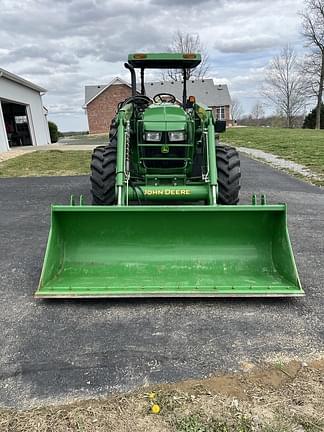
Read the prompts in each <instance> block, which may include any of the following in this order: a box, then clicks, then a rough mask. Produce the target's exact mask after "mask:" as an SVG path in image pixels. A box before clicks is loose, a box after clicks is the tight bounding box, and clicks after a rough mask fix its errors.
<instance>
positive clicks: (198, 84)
mask: <svg viewBox="0 0 324 432" xmlns="http://www.w3.org/2000/svg"><path fill="white" fill-rule="evenodd" d="M182 89H183V84H182V82H180V81H160V82H149V83H145V91H146V94H147V96H149V97H153V96H154V95H156V94H157V93H163V92H165V93H171V94H173V95H174V96H175V97H176V98H177V99H179V100H182ZM187 95H188V96H189V95H192V96H195V97H196V99H197V101H198V102H201V103H203V104H204V105H207V106H209V107H212V106H225V105H231V97H230V94H229V91H228V87H227V85H226V84H216V85H215V84H214V80H213V79H211V78H208V79H203V80H188V81H187Z"/></svg>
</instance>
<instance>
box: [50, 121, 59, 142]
mask: <svg viewBox="0 0 324 432" xmlns="http://www.w3.org/2000/svg"><path fill="white" fill-rule="evenodd" d="M48 129H49V133H50V137H51V142H52V143H56V142H57V141H58V139H59V131H58V128H57V126H56V124H55V123H54V122H51V121H49V122H48Z"/></svg>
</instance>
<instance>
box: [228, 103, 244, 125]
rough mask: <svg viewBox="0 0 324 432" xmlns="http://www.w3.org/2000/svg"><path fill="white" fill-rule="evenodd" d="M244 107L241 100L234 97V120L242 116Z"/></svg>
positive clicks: (232, 106)
mask: <svg viewBox="0 0 324 432" xmlns="http://www.w3.org/2000/svg"><path fill="white" fill-rule="evenodd" d="M242 112H243V108H242V104H241V102H240V101H239V100H238V99H237V98H232V104H231V118H232V120H233V121H235V120H239V119H240V118H241V116H242Z"/></svg>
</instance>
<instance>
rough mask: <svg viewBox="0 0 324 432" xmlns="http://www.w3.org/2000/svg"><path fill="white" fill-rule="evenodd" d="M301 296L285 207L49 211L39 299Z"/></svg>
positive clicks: (63, 208) (70, 208)
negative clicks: (49, 218)
mask: <svg viewBox="0 0 324 432" xmlns="http://www.w3.org/2000/svg"><path fill="white" fill-rule="evenodd" d="M301 295H304V292H303V289H302V287H301V284H300V281H299V277H298V273H297V269H296V265H295V261H294V256H293V253H292V248H291V245H290V240H289V234H288V230H287V219H286V206H285V205H260V206H258V205H241V206H215V207H212V206H185V207H183V206H181V207H180V206H179V207H176V206H172V207H168V206H163V207H162V206H161V207H160V206H154V207H151V206H129V207H99V206H98V207H97V206H53V207H52V226H51V230H50V234H49V239H48V244H47V249H46V254H45V260H44V266H43V270H42V274H41V279H40V284H39V288H38V290H37V291H36V293H35V296H36V297H41V298H48V297H55V298H65V297H67V298H71V297H72V298H78V297H219V296H220V297H221V296H223V297H233V296H236V297H245V296H246V297H255V296H257V297H277V296H278V297H286V296H301Z"/></svg>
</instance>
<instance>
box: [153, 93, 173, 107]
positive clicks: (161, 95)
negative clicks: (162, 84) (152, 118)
mask: <svg viewBox="0 0 324 432" xmlns="http://www.w3.org/2000/svg"><path fill="white" fill-rule="evenodd" d="M164 96H165V97H167V98H169V100H168V101H164V100H163V99H164ZM175 101H176V98H175V96H174V95H173V94H171V93H158V94H156V95H155V96H154V97H153V102H155V103H163V102H170V103H173V104H174V103H175Z"/></svg>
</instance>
